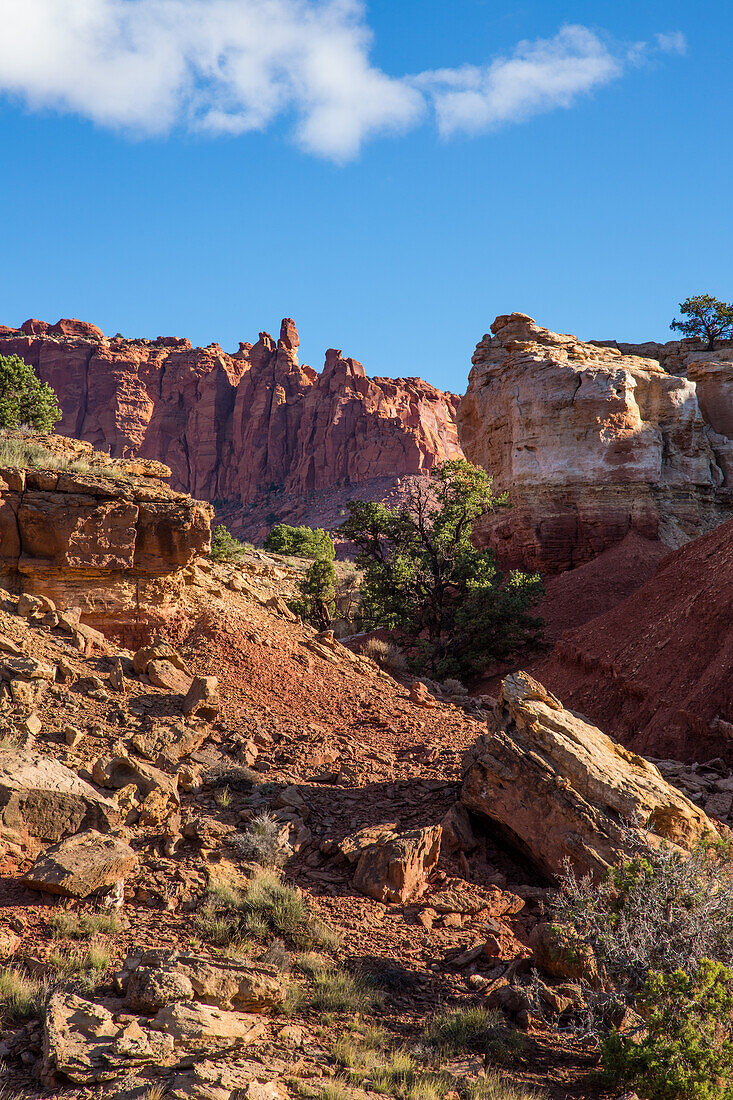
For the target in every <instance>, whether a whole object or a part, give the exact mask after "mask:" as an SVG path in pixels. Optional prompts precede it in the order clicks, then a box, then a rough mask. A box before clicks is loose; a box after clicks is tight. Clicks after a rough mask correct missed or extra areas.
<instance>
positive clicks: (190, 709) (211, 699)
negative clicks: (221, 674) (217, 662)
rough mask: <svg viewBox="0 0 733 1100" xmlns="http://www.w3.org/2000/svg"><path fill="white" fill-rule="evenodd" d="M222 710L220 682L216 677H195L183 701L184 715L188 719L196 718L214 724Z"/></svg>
mask: <svg viewBox="0 0 733 1100" xmlns="http://www.w3.org/2000/svg"><path fill="white" fill-rule="evenodd" d="M220 709H221V699H220V697H219V681H218V680H217V678H216V676H194V678H193V682H192V684H191V686H190V688H189V689H188V692H187V694H186V698H185V699H184V700H183V713H184V714H185V715H186V716H187V717H194V716H195V717H197V718H203V719H205V720H206V721H207V722H212V721H213V720H214V718H216V716H217V714H218V713H219V710H220Z"/></svg>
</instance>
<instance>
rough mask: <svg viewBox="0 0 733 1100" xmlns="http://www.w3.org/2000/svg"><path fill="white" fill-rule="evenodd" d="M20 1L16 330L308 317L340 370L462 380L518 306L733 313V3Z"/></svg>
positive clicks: (0, 199)
mask: <svg viewBox="0 0 733 1100" xmlns="http://www.w3.org/2000/svg"><path fill="white" fill-rule="evenodd" d="M0 12H1V13H2V16H3V28H4V33H3V36H2V39H0V140H1V142H2V148H3V150H4V152H5V164H4V169H3V172H2V175H1V176H0V210H1V211H2V215H3V218H2V220H3V238H2V239H3V246H4V247H3V251H4V260H5V262H4V263H3V265H2V269H3V274H2V275H0V307H1V308H0V323H6V324H12V325H19V324H20V323H21V322H22V321H24V320H25V319H26V318H27V317H29V316H36V317H40V318H42V319H44V320H49V321H56V320H57V319H58V318H59V317H60V316H74V317H81V318H83V319H86V320H90V321H93V322H95V323H96V324H98V325H100V326H101V327H102V328H103V329H104V330H105V332H107V333H109V334H114V333H115V332H117V331H120V332H122V333H123V334H124V335H127V336H150V337H155V336H157V335H169V334H171V335H173V334H175V335H185V336H188V337H190V338H191V340H192V341H193V342H194V343H195V344H208V343H210V342H212V341H218V342H219V343H220V344H221V345H222V347H224V348H225V349H226V350H234V349H236V347H237V342H238V341H239V340H247V339H249V340H256V338H257V334H258V332H259V331H260V330H261V329H264V330H267V331H269V332H271V333H274V334H276V332H277V329H278V326H279V321H280V318H281V317H282V316H292V317H294V318H295V320H296V322H297V324H298V328H299V330H300V334H301V351H302V359H303V360H304V361H306V362H310V363H311V364H312V365H313V366H315V367H317V368H318V369H320V367H321V365H322V362H323V354H324V351H325V349H326V348H327V347H340V348H342V349H343V350H344V352H345V354H347V355H352V356H354V357H355V358H358V359H360V360H361V361H362V362H363V363H364V365H365V367H366V369H367V372H368V373H370V374H385V375H414V374H417V375H421V376H423V377H425V378H427V379H428V380H430V381H431V382H434V383H436V384H437V385H440V386H443V387H445V388H449V389H453V390H456V391H459V392H460V391H462V390H463V389H465V383H466V377H467V373H468V369H469V367H470V357H471V354H472V351H473V348H474V346H475V344H476V342H477V341H478V340H479V339H480V338H481V336H482V334H483V333H484V332H486V331H487V330H488V327H489V324H490V323H491V321H492V320H493V318H494V316H495V315H496V314H498V313H503V312H509V311H511V310H515V309H516V310H522V311H524V312H527V313H530V314H531V315H532V316H534V317H535V318H536V319H537V320H538V321H539V322H540V323H542V324H545V325H547V326H548V327H550V328H554V329H556V330H560V331H572V332H576V333H577V334H578V335H579V336H581V337H584V338H594V337H595V338H611V337H616V338H618V339H626V340H642V339H661V340H664V339H667V338H669V337H671V335H672V334H671V333H669V330H668V325H669V321H670V320H671V319H672V316H673V315H674V313H675V311H676V308H677V303H678V302H679V301H680V300H681V298H683V297H685V296H687V295H688V294H691V293H701V292H710V293H713V294H716V295H717V296H719V297H722V298H725V299H726V300H729V299H731V298H733V286H731V262H730V252H731V244H732V243H733V242H732V241H731V226H732V220H733V217H732V215H731V203H730V180H731V178H732V177H733V143H731V141H730V138H729V134H730V117H731V108H732V107H733V103H732V101H733V85H732V83H731V78H730V75H729V71H730V69H729V56H728V54H729V43H730V40H731V35H732V34H733V10H732V9H731V8H730V6H729V5H728V4H726V3H723V2H720V3H710V2H703V3H699V4H697V5H694V6H693V5H691V4H689V2H684V3H683V2H682V0H667V2H665V3H661V2H656V0H653V2H648V3H644V2H638V0H637V2H636V3H631V2H627V0H605V2H593V0H587V2H584V3H581V2H577V3H555V2H552V0H542V2H540V0H525V2H517V3H502V4H499V3H495V2H493V0H452V2H451V3H447V2H445V0H443V2H438V0H419V2H418V0H401V2H400V3H395V2H394V0H372V2H370V3H366V4H364V5H360V4H358V3H357V2H356V0H334V2H331V3H329V4H325V3H310V2H309V0H64V2H63V3H60V0H0ZM568 27H571V28H574V29H572V30H570V31H568V30H563V28H568ZM521 43H525V44H524V45H521ZM212 58H215V62H212V60H211V59H212Z"/></svg>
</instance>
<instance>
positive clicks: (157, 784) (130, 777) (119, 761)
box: [92, 756, 180, 806]
mask: <svg viewBox="0 0 733 1100" xmlns="http://www.w3.org/2000/svg"><path fill="white" fill-rule="evenodd" d="M92 778H93V779H94V782H95V783H98V784H99V785H100V787H111V788H113V789H115V790H121V789H122V788H123V787H129V786H131V785H133V786H135V787H137V789H138V792H139V795H140V797H141V798H146V797H147V796H148V795H149V794H151V793H153V792H161V793H163V794H164V795H165V797H166V799H167V801H169V802H170V803H171V804H172V805H173V806H177V805H178V804H179V803H180V797H179V795H178V785H177V783H176V780H175V779H171V777H170V776H168V775H166V774H165V772H162V771H160V769H159V768H154V767H153V765H152V764H145V763H143V761H142V760H132V759H131V758H130V757H129V756H100V758H99V760H97V761H96V763H95V764H94V767H93V768H92Z"/></svg>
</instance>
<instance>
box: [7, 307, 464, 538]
mask: <svg viewBox="0 0 733 1100" xmlns="http://www.w3.org/2000/svg"><path fill="white" fill-rule="evenodd" d="M298 345H299V339H298V333H297V330H296V328H295V324H294V322H293V321H292V320H290V319H289V318H286V319H285V320H284V321H283V322H282V326H281V329H280V338H279V340H277V341H275V340H273V338H272V337H271V336H269V335H268V334H267V333H265V332H263V333H260V337H259V340H258V341H257V343H256V344H249V343H243V344H240V346H239V350H238V351H237V352H236V353H235V354H233V355H228V354H226V353H225V352H223V351H222V349H221V348H220V347H219V346H218V345H217V344H212V345H211V346H210V347H208V348H192V347H191V344H190V342H189V341H188V340H179V339H175V338H173V337H160V338H158V339H157V340H154V341H151V340H125V339H122V337H114V338H112V339H106V338H105V337H104V336H103V334H102V333H101V332H100V330H99V329H97V328H96V327H95V326H93V325H87V324H85V323H84V322H81V321H69V320H62V321H59V322H58V324H57V325H54V326H49V325H46V324H45V323H44V322H40V321H28V322H26V323H25V324H24V325H23V326H22V329H19V330H13V329H8V328H3V329H0V353H2V354H17V355H19V356H21V358H22V359H24V360H25V361H26V362H28V363H31V364H32V365H33V366H34V367H35V369H36V371H37V372H38V374H39V376H40V377H41V378H42V379H43V381H45V382H48V383H49V384H50V385H51V386H52V387H53V388H54V389H55V390H56V392H57V394H58V396H59V401H60V404H61V407H62V409H63V420H62V421H61V423H60V424H59V426H58V431H59V432H60V433H61V434H63V435H69V436H74V437H75V438H78V439H83V440H87V441H88V442H90V443H92V444H93V445H94V447H96V448H97V449H98V450H101V451H106V452H108V453H109V454H110V455H112V456H113V457H131V456H133V455H140V456H143V457H148V458H154V459H160V460H161V461H164V462H166V463H167V464H168V465H169V466H170V468H171V470H172V485H173V487H174V488H175V489H179V490H184V491H186V492H189V493H191V494H192V495H194V496H196V497H202V498H204V499H206V500H210V501H217V502H220V503H226V504H227V505H229V507H230V508H231V507H236V506H241V505H251V504H252V503H253V502H255V501H256V500H257V499H258V498H264V499H265V500H266V501H267V498H268V494H269V495H270V497H272V499H271V500H270V501H269V504H268V506H267V507H265V513H268V512H272V511H276V512H277V511H279V510H280V509H281V507H282V506H283V505H288V504H290V505H292V501H293V500H297V501H299V502H301V503H302V502H303V499H304V498H305V497H307V495H308V494H318V493H323V492H324V491H329V490H332V489H333V488H334V487H345V486H350V485H357V484H358V485H368V484H372V487H373V492H374V493H375V495H376V496H378V497H382V496H383V495H384V494H385V492H386V491H387V490H388V489H389V487H390V486H392V485H393V484H394V483H395V481H396V480H397V479H399V478H400V477H404V476H406V475H415V474H420V473H422V472H424V471H426V470H429V469H430V467H431V466H432V465H433V464H434V463H435V462H438V461H440V460H442V459H444V458H450V457H455V456H457V455H459V454H460V448H459V446H458V437H457V429H456V423H455V413H456V408H457V405H458V398H457V397H456V396H455V395H453V394H446V393H443V392H442V391H440V390H438V389H435V387H433V386H431V385H429V384H428V383H426V382H423V381H422V380H420V379H419V378H401V379H397V380H394V381H393V380H391V379H386V378H373V379H370V378H367V376H366V374H365V372H364V368H363V367H362V365H361V363H358V362H357V361H356V360H355V359H348V358H344V357H343V355H342V353H341V352H340V351H338V350H335V349H331V350H329V351H328V352H327V353H326V364H325V367H324V370H323V372H322V373H321V374H320V375H319V374H317V373H316V371H314V370H312V369H311V368H310V367H308V366H304V365H301V364H300V363H299V362H298ZM273 494H274V496H273ZM363 495H368V489H367V493H366V494H363ZM265 513H263V515H264V514H265ZM336 514H337V513H336ZM253 515H256V510H255V512H254V513H253ZM240 518H241V517H240ZM258 522H260V520H259V519H256V520H255V524H256V523H258ZM235 525H236V521H235ZM237 526H239V529H240V530H243V528H242V525H241V523H240V524H238V525H237Z"/></svg>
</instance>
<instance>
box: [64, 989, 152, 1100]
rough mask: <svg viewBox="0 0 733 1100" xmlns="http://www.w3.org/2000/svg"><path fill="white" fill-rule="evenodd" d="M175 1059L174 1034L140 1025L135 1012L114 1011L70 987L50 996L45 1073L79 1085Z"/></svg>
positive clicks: (106, 1079)
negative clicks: (64, 1078)
mask: <svg viewBox="0 0 733 1100" xmlns="http://www.w3.org/2000/svg"><path fill="white" fill-rule="evenodd" d="M172 1061H173V1038H172V1036H170V1035H166V1034H161V1032H160V1031H150V1030H149V1029H148V1028H144V1027H141V1022H140V1021H139V1020H138V1019H136V1018H135V1017H134V1016H119V1015H115V1014H114V1013H113V1012H111V1011H110V1010H109V1009H108V1008H105V1007H104V1006H103V1005H100V1004H95V1003H94V1002H93V1001H89V1000H86V999H85V998H84V997H79V996H77V995H76V994H75V993H71V992H69V991H68V990H58V991H57V992H55V993H53V994H52V995H51V998H50V1001H49V1004H48V1008H47V1010H46V1020H45V1031H44V1047H43V1071H44V1076H46V1077H47V1078H48V1077H50V1076H51V1075H54V1074H63V1076H64V1077H68V1079H69V1080H70V1081H73V1082H74V1083H75V1084H79V1085H95V1084H99V1083H101V1082H103V1081H113V1080H114V1079H115V1078H116V1077H118V1076H120V1075H121V1074H123V1073H125V1072H128V1073H129V1072H130V1071H131V1070H134V1069H136V1068H138V1067H142V1066H165V1065H169V1064H170V1063H171V1062H172Z"/></svg>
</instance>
